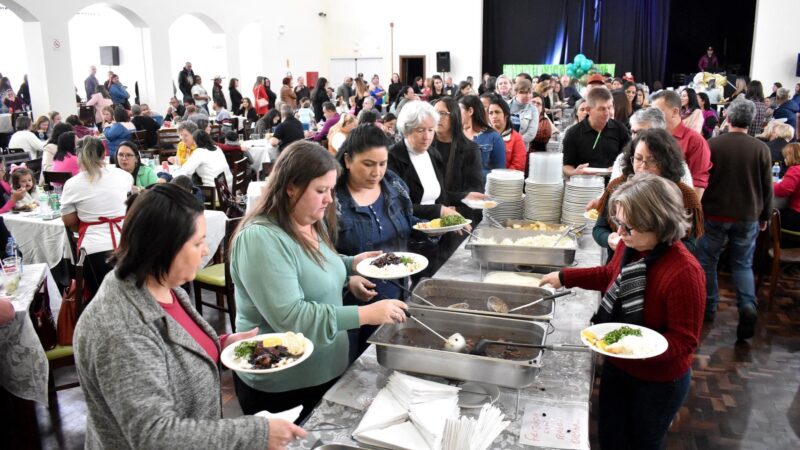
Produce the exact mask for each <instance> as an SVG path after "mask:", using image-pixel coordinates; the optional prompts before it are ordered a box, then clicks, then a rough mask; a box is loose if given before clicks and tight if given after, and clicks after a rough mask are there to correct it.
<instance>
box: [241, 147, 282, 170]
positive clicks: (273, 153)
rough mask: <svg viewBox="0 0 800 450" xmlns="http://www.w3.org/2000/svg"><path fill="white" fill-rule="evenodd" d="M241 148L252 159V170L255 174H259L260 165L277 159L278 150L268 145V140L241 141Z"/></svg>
mask: <svg viewBox="0 0 800 450" xmlns="http://www.w3.org/2000/svg"><path fill="white" fill-rule="evenodd" d="M241 146H242V149H243V150H245V151H247V152H249V153H250V156H251V157H252V158H253V166H254V167H253V168H254V169H255V170H256V172H261V164H263V163H266V162H270V161H274V160H275V159H277V158H278V149H277V148H275V147H273V146H271V145H270V144H269V139H255V140H250V141H242V144H241Z"/></svg>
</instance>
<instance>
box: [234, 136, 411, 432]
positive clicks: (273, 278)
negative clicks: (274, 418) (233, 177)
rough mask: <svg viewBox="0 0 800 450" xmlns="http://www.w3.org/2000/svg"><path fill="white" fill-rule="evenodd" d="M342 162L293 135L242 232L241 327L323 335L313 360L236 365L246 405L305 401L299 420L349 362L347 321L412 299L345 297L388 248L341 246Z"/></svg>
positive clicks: (350, 325)
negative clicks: (351, 251) (347, 252)
mask: <svg viewBox="0 0 800 450" xmlns="http://www.w3.org/2000/svg"><path fill="white" fill-rule="evenodd" d="M339 170H340V167H339V164H338V163H337V162H336V160H335V159H334V158H333V156H332V155H331V154H330V153H328V152H327V151H326V150H325V149H324V148H322V147H321V146H320V145H319V144H316V143H313V142H308V141H297V142H294V143H292V144H290V145H289V146H288V147H286V148H285V149H284V150H283V152H281V154H280V156H279V157H278V159H277V161H276V162H275V167H274V169H273V171H272V174H271V175H270V177H269V179H268V181H267V185H266V187H265V188H264V194H263V195H262V196H261V198H259V200H258V202H257V203H256V205H255V207H254V208H252V209H251V210H250V211H249V212H248V213H247V215H246V216H245V218H244V219H243V221H242V224H241V226H240V228H239V229H238V230H237V231H236V233H235V234H234V238H233V244H232V253H231V276H232V278H233V282H234V285H235V286H236V328H237V329H239V330H249V329H252V328H254V327H258V328H259V329H260V331H261V332H262V333H272V332H287V331H293V332H296V333H303V335H304V336H305V337H307V338H309V339H310V340H311V341H312V342H313V344H314V353H313V354H312V355H311V356H310V357H309V358H308V360H306V361H305V362H303V363H301V364H298V365H296V366H292V367H289V368H287V369H286V370H283V371H281V372H276V373H270V374H264V375H259V374H250V373H240V374H237V377H236V378H235V385H236V394H237V397H238V399H239V404H240V405H241V407H242V411H243V412H244V413H245V414H253V413H255V412H258V411H261V410H264V409H266V410H268V411H272V412H279V411H284V410H287V409H290V408H292V407H295V406H297V405H303V410H302V412H301V413H300V417H299V418H298V423H300V422H301V421H302V420H304V419H305V417H307V416H308V415H309V414H310V413H311V411H312V409H313V408H314V406H316V404H317V402H319V400H320V399H321V398H322V396H323V395H324V394H325V392H326V391H327V390H328V389H329V388H330V387H331V386H332V385H333V383H335V382H336V380H337V379H338V377H339V376H340V375H342V373H344V371H345V370H346V369H347V366H348V348H349V343H348V338H347V333H346V331H347V330H351V329H357V328H359V327H360V326H362V325H380V324H383V323H393V322H402V321H404V320H405V313H404V310H405V308H406V305H405V303H403V302H401V301H398V300H381V301H377V302H375V303H372V304H369V305H364V306H355V305H352V306H344V305H343V304H342V290H343V289H344V288H345V287H346V286H347V287H348V288H349V289H350V291H351V292H353V293H354V294H356V295H357V296H359V295H364V292H366V291H370V290H371V288H370V287H369V285H368V284H367V283H368V282H367V281H366V279H364V278H362V277H359V276H350V277H349V280H348V276H349V275H351V274H352V273H353V272H354V269H355V267H356V266H357V265H358V263H359V262H361V261H362V260H364V259H365V258H367V257H371V256H377V255H378V254H379V253H380V252H367V253H361V254H359V255H356V256H343V255H340V254H339V253H338V252H337V251H336V248H335V247H334V245H333V242H334V241H335V240H336V235H337V223H336V195H335V188H336V180H337V177H338V175H339Z"/></svg>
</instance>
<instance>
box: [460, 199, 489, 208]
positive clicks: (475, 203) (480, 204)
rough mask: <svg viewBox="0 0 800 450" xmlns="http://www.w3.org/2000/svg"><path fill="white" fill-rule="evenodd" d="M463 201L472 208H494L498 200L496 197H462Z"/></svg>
mask: <svg viewBox="0 0 800 450" xmlns="http://www.w3.org/2000/svg"><path fill="white" fill-rule="evenodd" d="M461 202H462V203H464V204H465V205H467V206H469V207H470V208H472V209H492V208H494V207H496V206H497V200H494V199H486V200H469V199H466V198H462V199H461Z"/></svg>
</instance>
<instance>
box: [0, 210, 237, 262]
mask: <svg viewBox="0 0 800 450" xmlns="http://www.w3.org/2000/svg"><path fill="white" fill-rule="evenodd" d="M204 215H205V217H206V243H207V244H208V253H209V255H208V256H207V257H205V258H203V261H202V266H201V267H205V265H206V264H208V262H209V261H210V260H211V258H212V257H213V255H214V252H216V251H217V248H218V247H219V244H220V242H222V239H223V238H224V237H225V223H226V221H227V216H225V213H224V212H222V211H208V210H206V211H204ZM2 217H3V220H4V221H5V224H6V228H8V231H9V232H10V233H11V235H12V236H14V240H16V241H17V245H18V246H19V248H20V250H22V255H23V256H22V257H23V261H24V262H25V264H34V263H46V264H47V265H48V266H49V267H50V268H53V267H55V266H56V265H58V263H60V262H61V260H62V259H64V258H65V257H66V256H67V255H69V241H67V234H66V229H65V228H64V222H62V221H61V219H60V218H57V219H54V220H42V218H40V217H37V216H35V215H25V214H24V213H23V214H12V213H6V214H3V215H2Z"/></svg>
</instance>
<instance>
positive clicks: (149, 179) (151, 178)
mask: <svg viewBox="0 0 800 450" xmlns="http://www.w3.org/2000/svg"><path fill="white" fill-rule="evenodd" d="M117 167H119V168H120V169H122V170H124V171H126V172H128V173H129V174H131V175H132V176H133V185H134V188H135V189H134V191H140V190H142V189H144V188H146V187H148V186H150V185H151V184H155V183H156V181H158V177H156V173H155V172H153V169H151V168H150V167H148V166H145V165H143V164H142V158H141V156H139V147H137V146H136V144H134V143H133V142H131V141H125V142H123V143H121V144H119V147H118V148H117Z"/></svg>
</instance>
